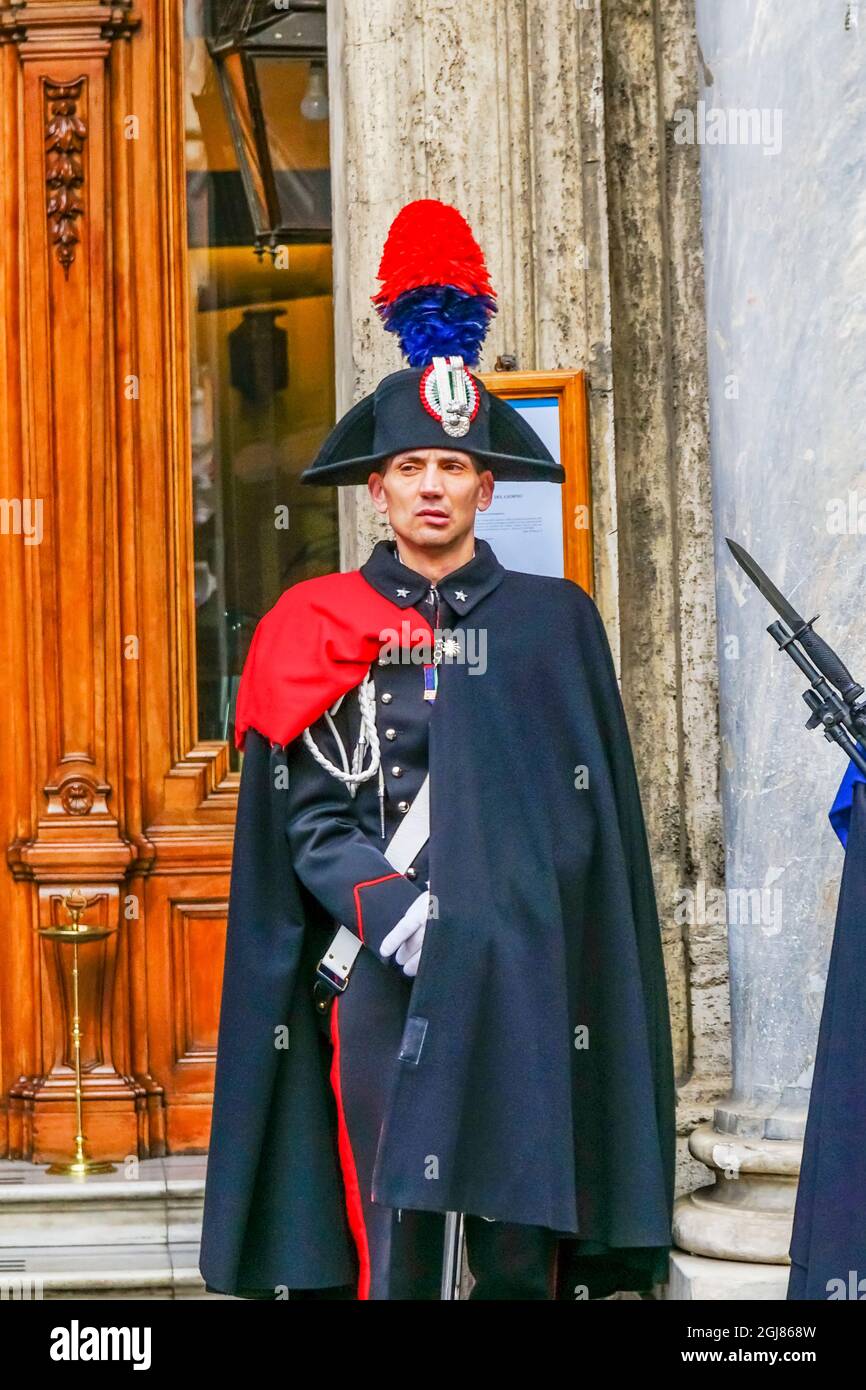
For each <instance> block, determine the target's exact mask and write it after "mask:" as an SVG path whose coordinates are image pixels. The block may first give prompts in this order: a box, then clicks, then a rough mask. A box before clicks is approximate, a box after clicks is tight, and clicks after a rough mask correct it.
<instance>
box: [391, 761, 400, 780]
mask: <svg viewBox="0 0 866 1390" xmlns="http://www.w3.org/2000/svg"><path fill="white" fill-rule="evenodd" d="M391 773H392V775H393V776H394V777H402V776H403V769H402V767H398V766H397V764H396V763H395V764H394V766H393V767H392V768H391Z"/></svg>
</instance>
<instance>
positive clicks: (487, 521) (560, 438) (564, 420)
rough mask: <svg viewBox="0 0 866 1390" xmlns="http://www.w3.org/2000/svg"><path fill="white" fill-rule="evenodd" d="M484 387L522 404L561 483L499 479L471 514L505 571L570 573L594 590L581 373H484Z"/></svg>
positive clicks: (562, 575)
mask: <svg viewBox="0 0 866 1390" xmlns="http://www.w3.org/2000/svg"><path fill="white" fill-rule="evenodd" d="M479 380H481V381H483V383H484V385H485V386H486V387H487V389H488V391H490V392H492V394H493V395H496V396H499V397H501V399H502V400H506V401H508V402H509V404H510V405H512V406H513V407H514V409H515V410H519V411H520V413H521V415H523V416H524V418H525V419H526V421H527V422H528V423H529V424H530V425H531V426H532V428H533V429H534V430H535V432H536V434H538V435H540V437H541V438H542V440H543V441H544V443H545V444H546V445H547V447H548V449H549V450H550V452H551V454H552V455H553V457H554V458H555V459H556V461H557V463H561V464H562V466H563V468H564V469H565V482H564V483H563V484H562V486H560V485H559V484H558V483H548V482H538V483H535V482H532V483H509V482H505V481H499V482H497V483H496V488H495V492H494V496H493V502H492V504H491V506H490V507H489V508H488V510H487V511H486V512H479V513H478V515H477V517H476V518H475V534H476V535H478V536H482V537H483V538H484V540H486V541H489V542H490V544H491V545H492V547H493V549H494V551H495V552H496V557H497V559H498V560H500V561H501V562H502V564H503V565H505V567H506V569H513V570H523V571H525V572H526V571H528V572H529V573H530V574H549V575H555V576H556V577H558V578H566V579H574V580H576V581H577V583H578V584H580V585H582V587H583V588H584V589H586V590H587V592H588V593H590V594H591V593H592V525H591V512H592V509H591V505H590V502H591V499H590V491H589V416H588V412H587V401H586V391H587V382H586V373H585V372H487V373H485V374H484V375H479Z"/></svg>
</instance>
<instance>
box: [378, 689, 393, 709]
mask: <svg viewBox="0 0 866 1390" xmlns="http://www.w3.org/2000/svg"><path fill="white" fill-rule="evenodd" d="M379 698H380V699H381V701H382V704H383V705H390V703H391V701H392V700H393V698H394V696H393V695H391V694H390V693H389V692H388V691H387V690H385V691H383V692H382V694H381V695H380V697H379Z"/></svg>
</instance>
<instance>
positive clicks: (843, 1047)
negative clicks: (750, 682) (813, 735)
mask: <svg viewBox="0 0 866 1390" xmlns="http://www.w3.org/2000/svg"><path fill="white" fill-rule="evenodd" d="M852 766H853V764H852ZM849 795H852V796H853V800H852V803H851V807H850V827H849V829H848V834H847V847H846V852H845V865H844V868H843V870H842V883H841V885H840V888H839V904H838V908H837V912H836V928H835V931H834V934H833V945H832V948H831V950H830V963H829V966H828V968H827V984H826V986H825V989H824V1005H823V1008H822V1011H821V1025H820V1028H819V1030H818V1045H817V1048H816V1051H815V1068H814V1075H813V1078H812V1091H811V1095H810V1098H809V1113H808V1116H807V1119H806V1133H805V1136H804V1139H803V1158H802V1161H801V1164H800V1180H799V1184H798V1187H797V1203H796V1207H795V1209H794V1226H793V1231H792V1235H791V1245H790V1256H791V1273H790V1276H789V1279H788V1298H789V1299H791V1300H798V1299H803V1300H817V1299H850V1298H855V1299H862V1298H864V1297H866V1282H862V1283H861V1282H860V1281H866V1219H864V1213H866V1103H864V1097H866V1047H864V1037H863V1033H864V1025H863V1020H864V1018H866V930H864V927H866V784H864V782H863V781H862V780H860V779H859V778H858V779H857V780H854V781H853V793H849Z"/></svg>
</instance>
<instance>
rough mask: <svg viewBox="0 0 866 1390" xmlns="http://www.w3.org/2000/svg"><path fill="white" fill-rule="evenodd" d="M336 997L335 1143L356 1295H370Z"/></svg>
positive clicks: (333, 1009) (333, 1034)
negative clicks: (354, 1261)
mask: <svg viewBox="0 0 866 1390" xmlns="http://www.w3.org/2000/svg"><path fill="white" fill-rule="evenodd" d="M339 1002H340V1001H339V1000H338V999H335V1000H334V1002H333V1004H332V1005H331V1042H332V1043H333V1044H334V1052H333V1056H332V1058H331V1086H332V1088H333V1091H334V1096H335V1097H336V1101H337V1146H338V1149H339V1153H340V1168H341V1169H342V1173H343V1186H344V1188H345V1192H346V1210H347V1215H348V1218H349V1229H350V1231H351V1232H352V1238H353V1240H354V1242H355V1247H356V1249H357V1251H358V1266H359V1268H358V1297H359V1298H360V1299H368V1298H369V1297H370V1247H369V1244H368V1241H367V1228H366V1227H365V1225H364V1208H363V1207H362V1205H361V1188H360V1185H359V1183H358V1170H357V1168H356V1167H355V1155H354V1154H353V1152H352V1142H351V1140H350V1138H349V1130H348V1127H347V1125H346V1112H345V1109H344V1107H343V1092H342V1089H341V1086H340V1031H339V1026H338V1021H337V1008H338V1006H339Z"/></svg>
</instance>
